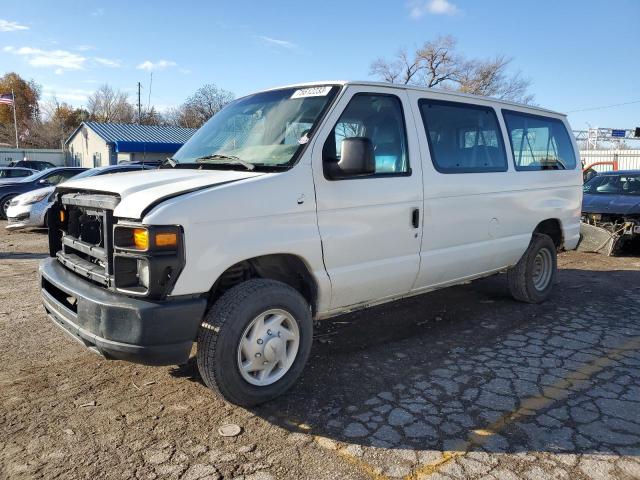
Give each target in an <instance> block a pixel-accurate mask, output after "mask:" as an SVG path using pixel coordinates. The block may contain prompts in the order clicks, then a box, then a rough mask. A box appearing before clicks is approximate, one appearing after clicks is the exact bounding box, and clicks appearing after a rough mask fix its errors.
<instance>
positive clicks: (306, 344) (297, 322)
mask: <svg viewBox="0 0 640 480" xmlns="http://www.w3.org/2000/svg"><path fill="white" fill-rule="evenodd" d="M312 330H313V322H312V319H311V310H310V308H309V305H308V303H307V302H306V300H305V299H304V297H303V296H302V295H300V293H298V291H296V290H295V289H293V288H292V287H290V286H289V285H286V284H284V283H282V282H278V281H275V280H267V279H252V280H248V281H246V282H243V283H241V284H239V285H236V286H235V287H233V288H232V289H230V290H229V291H227V292H225V293H224V295H222V297H220V298H219V299H218V301H217V302H216V303H215V304H214V305H213V307H212V308H211V310H210V311H209V312H208V313H207V315H206V317H205V319H204V321H203V323H202V325H201V327H200V331H199V333H198V347H197V360H198V370H199V371H200V375H201V376H202V379H203V380H204V382H205V384H206V385H207V386H208V387H209V388H211V389H213V390H214V391H216V392H218V393H219V394H221V395H222V396H223V397H224V398H225V399H226V400H228V401H229V402H231V403H234V404H236V405H241V406H247V407H248V406H253V405H258V404H260V403H263V402H266V401H268V400H271V399H273V398H275V397H277V396H279V395H281V394H283V393H284V392H285V391H287V390H288V389H289V388H290V387H291V386H292V385H293V383H294V382H295V381H296V379H297V378H298V376H299V375H300V373H301V372H302V370H303V368H304V365H305V363H306V362H307V359H308V358H309V352H310V351H311V343H312V334H313V332H312Z"/></svg>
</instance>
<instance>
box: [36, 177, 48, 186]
mask: <svg viewBox="0 0 640 480" xmlns="http://www.w3.org/2000/svg"><path fill="white" fill-rule="evenodd" d="M38 183H39V184H40V185H51V184H50V183H49V180H47V179H46V178H43V179H41V180H38Z"/></svg>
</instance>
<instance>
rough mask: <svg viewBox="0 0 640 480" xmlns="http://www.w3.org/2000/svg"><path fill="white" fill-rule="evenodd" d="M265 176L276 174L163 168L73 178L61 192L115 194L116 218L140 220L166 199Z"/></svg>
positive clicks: (64, 184)
mask: <svg viewBox="0 0 640 480" xmlns="http://www.w3.org/2000/svg"><path fill="white" fill-rule="evenodd" d="M263 175H273V174H269V173H264V172H251V171H246V172H244V171H237V170H194V169H173V168H166V169H164V168H163V169H158V170H143V171H139V172H126V173H118V174H115V175H98V176H95V177H87V178H82V179H79V180H74V179H73V178H72V179H71V180H68V181H66V182H64V183H63V184H61V185H60V186H59V188H60V189H74V190H75V189H78V190H91V191H93V192H104V193H115V194H117V195H119V196H120V199H121V200H120V203H119V204H118V206H117V207H116V209H115V212H114V214H115V215H116V216H118V217H126V218H140V217H141V216H142V213H143V212H144V211H145V210H147V208H148V207H149V206H150V205H153V204H156V203H159V202H160V201H162V200H163V199H167V198H171V197H174V196H177V195H180V194H182V193H187V192H192V191H195V190H201V189H204V188H208V187H214V186H216V185H222V184H226V183H229V182H237V181H241V180H246V179H249V178H254V177H259V176H263Z"/></svg>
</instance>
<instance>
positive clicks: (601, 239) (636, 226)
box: [578, 212, 640, 256]
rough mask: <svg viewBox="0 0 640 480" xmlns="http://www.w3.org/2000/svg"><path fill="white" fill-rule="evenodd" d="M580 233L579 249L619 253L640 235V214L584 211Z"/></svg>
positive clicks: (610, 253) (608, 253)
mask: <svg viewBox="0 0 640 480" xmlns="http://www.w3.org/2000/svg"><path fill="white" fill-rule="evenodd" d="M580 235H581V240H580V245H579V246H578V250H580V251H584V252H595V253H604V254H606V255H609V256H614V255H617V254H619V253H620V252H621V251H622V250H623V249H624V248H625V245H627V244H628V243H630V242H632V241H634V240H635V239H636V238H638V237H639V236H640V214H634V215H622V214H611V213H584V212H583V214H582V224H581V226H580Z"/></svg>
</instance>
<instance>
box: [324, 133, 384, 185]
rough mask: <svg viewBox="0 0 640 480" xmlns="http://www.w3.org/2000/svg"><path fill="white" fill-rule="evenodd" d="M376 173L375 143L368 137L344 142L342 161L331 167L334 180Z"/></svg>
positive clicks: (354, 138)
mask: <svg viewBox="0 0 640 480" xmlns="http://www.w3.org/2000/svg"><path fill="white" fill-rule="evenodd" d="M375 172H376V159H375V156H374V155H373V142H371V139H369V138H367V137H351V138H345V139H344V140H342V148H341V152H340V160H339V161H338V162H336V163H333V164H332V165H331V168H330V169H329V173H330V175H331V177H332V178H341V177H351V176H359V175H371V174H374V173H375Z"/></svg>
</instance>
